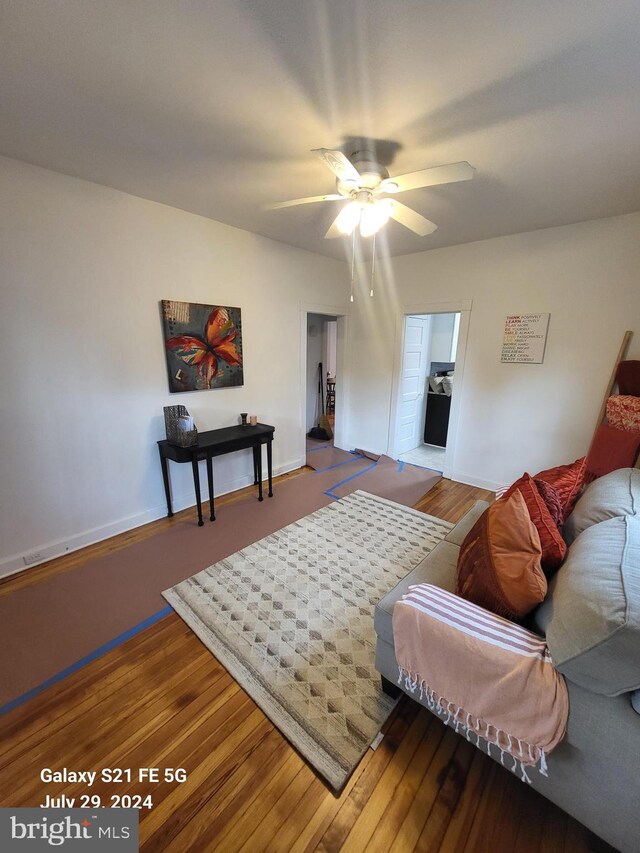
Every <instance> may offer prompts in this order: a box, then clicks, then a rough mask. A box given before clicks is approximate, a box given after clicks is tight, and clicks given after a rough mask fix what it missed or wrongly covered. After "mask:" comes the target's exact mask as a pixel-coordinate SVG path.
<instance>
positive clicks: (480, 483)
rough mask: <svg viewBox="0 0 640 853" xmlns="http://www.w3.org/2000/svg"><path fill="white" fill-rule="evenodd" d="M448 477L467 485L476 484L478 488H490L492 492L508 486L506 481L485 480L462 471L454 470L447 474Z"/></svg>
mask: <svg viewBox="0 0 640 853" xmlns="http://www.w3.org/2000/svg"><path fill="white" fill-rule="evenodd" d="M447 477H448V479H450V480H454V481H455V482H456V483H464V484H465V485H466V486H476V488H478V489H488V490H489V491H490V492H495V491H498V489H504V488H507V486H505V484H504V483H498V482H497V481H496V480H483V479H482V477H475V476H473V474H465V473H463V472H461V471H453V472H452V473H451V474H447Z"/></svg>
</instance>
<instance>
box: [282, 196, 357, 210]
mask: <svg viewBox="0 0 640 853" xmlns="http://www.w3.org/2000/svg"><path fill="white" fill-rule="evenodd" d="M314 201H344V196H343V195H338V194H337V193H332V194H331V195H310V196H307V198H294V199H291V201H277V202H276V203H275V204H270V205H268V208H269V210H277V209H278V208H280V207H293V206H294V205H296V204H311V202H314Z"/></svg>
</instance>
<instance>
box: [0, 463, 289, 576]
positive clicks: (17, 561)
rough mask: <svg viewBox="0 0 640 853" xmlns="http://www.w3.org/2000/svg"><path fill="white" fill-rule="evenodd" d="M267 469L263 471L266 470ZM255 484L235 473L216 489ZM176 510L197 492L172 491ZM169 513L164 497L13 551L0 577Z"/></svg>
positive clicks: (0, 563)
mask: <svg viewBox="0 0 640 853" xmlns="http://www.w3.org/2000/svg"><path fill="white" fill-rule="evenodd" d="M304 464H305V460H304V459H294V460H291V461H289V462H286V463H283V464H281V465H276V466H275V467H274V469H273V474H274V477H277V476H278V475H280V474H287V473H288V472H289V471H295V470H297V469H298V468H301V467H302V466H303V465H304ZM264 473H265V472H264V471H263V474H264ZM252 484H253V475H252V474H247V475H246V476H243V477H236V478H234V479H233V480H230V481H228V482H227V483H224V484H223V485H222V489H221V491H216V497H217V498H218V497H222V496H223V495H228V494H231V493H232V492H237V491H239V490H240V489H244V488H245V487H246V486H251V485H252ZM201 491H202V498H203V500H206V497H207V495H208V492H207V487H206V485H204V487H202V486H201ZM172 503H173V511H174V512H180V511H181V510H183V509H189V508H190V507H195V505H196V502H195V495H194V494H193V493H190V494H182V495H173V501H172ZM166 515H167V505H166V504H165V503H164V501H163V502H162V503H161V504H156V505H155V506H152V507H150V508H149V509H147V510H145V511H144V512H140V513H136V514H135V515H130V516H127V517H126V518H120V519H117V520H116V521H112V522H109V523H108V524H103V525H101V526H100V527H93V528H91V529H89V530H85V531H83V532H81V533H76V534H74V535H72V536H68V537H66V538H65V539H57V540H55V541H54V542H47V543H45V544H41V545H38V544H34V545H31V546H29V548H28V549H26V550H25V551H23V552H21V553H19V554H12V555H11V556H9V557H4V558H3V559H1V560H0V578H6V577H9V576H10V575H15V574H18V573H19V572H26V571H27V570H29V569H33V568H35V567H36V566H40V565H42V563H47V562H48V561H49V560H54V559H55V558H56V557H61V556H63V555H64V554H72V553H73V552H74V551H79V550H80V549H81V548H86V547H87V546H88V545H96V544H97V543H98V542H103V541H104V540H105V539H110V538H111V537H112V536H117V535H118V534H119V533H126V532H127V531H129V530H134V529H135V528H136V527H142V526H143V525H144V524H149V523H150V522H152V521H157V520H158V519H159V518H165V517H166ZM33 553H38V554H40V555H41V556H42V559H40V560H36V561H34V562H31V563H29V565H25V563H24V557H25V555H26V554H33Z"/></svg>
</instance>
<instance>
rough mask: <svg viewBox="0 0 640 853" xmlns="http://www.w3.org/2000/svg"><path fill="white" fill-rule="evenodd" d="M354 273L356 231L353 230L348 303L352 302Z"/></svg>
mask: <svg viewBox="0 0 640 853" xmlns="http://www.w3.org/2000/svg"><path fill="white" fill-rule="evenodd" d="M355 273H356V229H355V228H354V229H353V235H352V239H351V299H350V302H353V279H354V277H355Z"/></svg>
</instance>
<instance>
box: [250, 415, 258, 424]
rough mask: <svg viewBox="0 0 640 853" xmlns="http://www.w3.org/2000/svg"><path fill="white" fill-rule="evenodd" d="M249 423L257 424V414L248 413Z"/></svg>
mask: <svg viewBox="0 0 640 853" xmlns="http://www.w3.org/2000/svg"><path fill="white" fill-rule="evenodd" d="M249 423H250V424H251V426H257V424H258V416H257V415H250V417H249Z"/></svg>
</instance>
